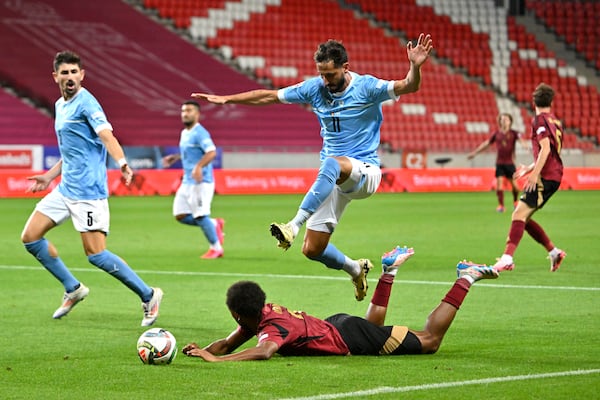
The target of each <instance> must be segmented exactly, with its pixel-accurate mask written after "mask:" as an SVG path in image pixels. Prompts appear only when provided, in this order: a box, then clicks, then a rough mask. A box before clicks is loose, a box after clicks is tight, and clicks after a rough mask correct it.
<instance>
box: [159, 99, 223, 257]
mask: <svg viewBox="0 0 600 400" xmlns="http://www.w3.org/2000/svg"><path fill="white" fill-rule="evenodd" d="M199 120H200V104H198V103H197V102H195V101H194V100H188V101H186V102H185V103H183V104H182V105H181V122H183V125H184V126H185V128H184V129H183V130H182V131H181V137H180V139H179V154H169V155H167V156H165V157H163V166H164V167H170V166H171V165H173V164H174V163H175V162H176V161H178V160H181V163H182V165H183V181H182V182H181V185H180V186H179V188H178V189H177V193H176V194H175V200H174V201H173V215H174V216H175V219H176V220H177V221H179V222H181V223H182V224H186V225H192V226H198V227H200V229H202V232H203V233H204V236H205V237H206V240H208V243H209V244H210V248H209V249H208V251H207V252H206V253H204V254H203V255H202V256H200V258H205V259H211V258H220V257H223V254H224V251H223V246H222V245H223V239H224V233H223V226H224V225H225V221H224V220H223V219H222V218H216V219H213V218H211V217H210V208H211V203H212V199H213V196H214V194H215V179H214V175H213V166H212V162H213V160H214V159H215V157H216V156H217V148H216V146H215V144H214V143H213V141H212V138H211V137H210V133H208V131H207V130H206V129H205V128H204V127H203V126H202V125H200V123H199V122H198V121H199Z"/></svg>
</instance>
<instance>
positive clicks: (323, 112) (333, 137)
mask: <svg viewBox="0 0 600 400" xmlns="http://www.w3.org/2000/svg"><path fill="white" fill-rule="evenodd" d="M350 74H351V75H352V80H351V81H350V83H349V85H348V87H347V88H346V90H344V91H343V92H342V93H335V94H332V93H330V92H329V90H328V89H327V87H325V85H324V84H323V80H322V79H321V77H315V78H311V79H308V80H306V81H304V82H302V83H299V84H297V85H294V86H289V87H287V88H283V89H280V90H279V91H278V94H277V95H278V98H279V100H280V101H281V102H282V103H300V104H310V105H311V106H312V110H313V112H314V113H315V114H316V115H317V117H318V118H319V123H320V124H321V137H322V138H323V148H322V149H321V155H320V157H321V161H323V160H324V159H325V158H326V157H330V156H348V157H352V158H356V159H357V160H360V161H363V162H367V163H370V164H375V165H377V166H379V165H380V162H379V156H378V155H377V147H379V140H380V128H381V123H382V122H383V113H382V111H381V104H382V103H383V102H384V101H387V100H398V96H396V95H395V94H394V81H387V80H383V79H378V78H375V77H373V76H371V75H359V74H357V73H355V72H350Z"/></svg>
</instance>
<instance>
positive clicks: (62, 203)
mask: <svg viewBox="0 0 600 400" xmlns="http://www.w3.org/2000/svg"><path fill="white" fill-rule="evenodd" d="M35 210H36V211H39V212H40V213H42V214H44V215H45V216H47V217H48V218H50V219H51V220H52V221H54V223H56V225H60V224H62V223H63V222H65V221H66V220H67V219H68V218H69V217H70V218H71V220H72V221H73V226H74V227H75V230H77V231H78V232H90V231H101V232H104V233H108V229H109V225H110V211H109V209H108V199H99V200H71V199H68V198H66V197H65V196H63V195H62V193H60V192H59V191H58V188H55V189H54V190H52V191H51V192H50V193H48V194H47V195H46V196H45V197H44V198H43V199H42V200H40V201H39V202H38V203H37V205H36V206H35Z"/></svg>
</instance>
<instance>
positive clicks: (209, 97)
mask: <svg viewBox="0 0 600 400" xmlns="http://www.w3.org/2000/svg"><path fill="white" fill-rule="evenodd" d="M192 97H193V98H194V99H201V100H206V101H208V102H209V103H214V104H225V103H226V102H227V97H226V96H218V95H216V94H208V93H192Z"/></svg>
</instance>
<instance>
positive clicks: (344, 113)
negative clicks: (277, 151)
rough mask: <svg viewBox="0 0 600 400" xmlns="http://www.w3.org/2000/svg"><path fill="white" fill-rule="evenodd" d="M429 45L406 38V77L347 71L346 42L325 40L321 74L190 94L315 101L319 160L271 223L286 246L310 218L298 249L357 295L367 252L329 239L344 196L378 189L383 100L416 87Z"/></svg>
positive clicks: (319, 55)
mask: <svg viewBox="0 0 600 400" xmlns="http://www.w3.org/2000/svg"><path fill="white" fill-rule="evenodd" d="M432 49H433V42H432V40H431V37H430V35H424V34H421V35H419V39H418V40H417V44H416V45H413V43H412V42H409V43H408V44H407V55H408V60H409V62H410V69H409V71H408V73H407V74H406V77H405V78H404V79H401V80H396V81H387V80H383V79H378V78H375V77H373V76H370V75H359V74H357V73H354V72H352V71H350V69H349V63H348V54H347V53H346V49H345V48H344V46H343V45H342V44H341V43H340V42H338V41H335V40H329V41H327V42H325V43H321V44H320V45H319V46H318V49H317V51H316V53H315V55H314V60H315V63H316V66H317V71H318V72H319V76H318V77H315V78H312V79H308V80H306V81H304V82H302V83H299V84H297V85H294V86H290V87H287V88H283V89H280V90H264V89H263V90H253V91H249V92H244V93H238V94H233V95H229V96H217V95H211V94H205V93H193V94H192V97H195V98H201V99H206V100H207V101H209V102H212V103H215V104H227V103H235V104H250V105H265V104H274V103H300V104H309V105H310V106H311V107H312V110H313V112H314V113H315V114H316V115H317V117H318V118H319V123H320V125H321V137H322V138H323V149H322V150H321V167H320V169H319V173H318V175H317V178H316V180H315V182H314V183H313V185H312V187H311V188H310V190H309V192H308V193H307V194H306V195H305V197H304V199H303V201H302V203H301V204H300V208H299V210H298V212H297V214H296V216H295V217H294V218H293V219H292V220H291V221H289V222H287V223H285V224H280V223H273V224H271V234H272V235H273V236H274V237H275V238H276V239H277V240H278V242H279V244H278V246H279V247H281V248H283V249H285V250H287V249H288V248H289V247H290V246H291V245H292V242H293V241H294V239H295V238H296V236H297V235H298V232H299V231H300V228H301V227H302V225H304V223H307V226H306V234H305V236H304V243H303V246H302V253H303V254H304V255H305V256H306V257H308V258H309V259H311V260H315V261H319V262H321V263H323V264H325V265H326V266H327V267H328V268H332V269H338V270H339V269H343V270H344V271H346V272H347V273H348V274H349V275H350V276H351V277H352V282H353V284H354V288H355V290H354V292H355V293H354V294H355V297H356V299H357V300H359V301H361V300H363V299H364V297H365V296H366V294H367V273H368V272H369V270H370V269H371V268H372V263H371V261H369V260H368V259H358V260H353V259H350V258H349V257H348V256H346V255H344V254H343V253H342V252H341V251H339V250H338V249H337V248H336V247H335V246H334V245H333V244H331V243H329V239H330V238H331V234H332V233H333V231H334V229H335V227H336V226H337V224H338V222H339V220H340V218H341V216H342V214H343V212H344V209H345V208H346V206H347V205H348V203H350V201H351V200H353V199H363V198H366V197H369V196H370V195H372V194H373V193H375V191H377V188H378V187H379V183H380V181H381V170H380V168H379V158H378V156H377V147H378V146H379V139H380V138H379V134H380V133H379V130H380V127H381V123H382V121H383V114H382V111H381V105H382V103H383V102H385V101H387V100H395V101H397V100H398V98H399V96H400V95H403V94H407V93H412V92H416V91H417V90H418V89H419V86H420V84H421V65H423V63H424V62H425V61H426V60H427V58H428V57H429V54H430V52H431V50H432ZM307 221H308V222H307Z"/></svg>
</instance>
